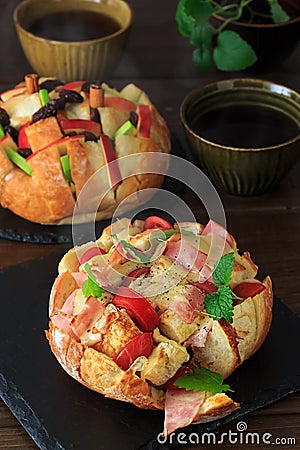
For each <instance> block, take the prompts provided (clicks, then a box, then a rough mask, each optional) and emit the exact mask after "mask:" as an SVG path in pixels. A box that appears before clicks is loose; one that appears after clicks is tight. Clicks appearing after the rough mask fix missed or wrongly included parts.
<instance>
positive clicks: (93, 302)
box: [70, 297, 105, 338]
mask: <svg viewBox="0 0 300 450" xmlns="http://www.w3.org/2000/svg"><path fill="white" fill-rule="evenodd" d="M104 309H105V306H104V305H103V304H102V303H101V302H100V301H99V300H97V299H96V298H94V297H89V298H88V299H87V300H86V302H85V305H84V307H83V309H82V311H81V312H80V313H79V314H77V316H75V317H73V319H72V320H71V323H70V325H71V328H72V330H73V332H74V333H75V334H76V336H78V337H79V338H81V337H82V336H83V335H84V334H85V332H86V331H87V330H89V329H90V328H92V327H93V325H94V324H95V322H97V320H98V319H99V318H100V317H101V316H102V314H103V312H104Z"/></svg>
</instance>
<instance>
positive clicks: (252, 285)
mask: <svg viewBox="0 0 300 450" xmlns="http://www.w3.org/2000/svg"><path fill="white" fill-rule="evenodd" d="M265 288H266V287H265V286H264V285H263V284H262V283H261V282H260V281H243V282H242V283H240V284H238V285H237V286H236V287H235V288H234V289H233V292H234V293H235V295H237V296H238V297H241V298H243V299H246V298H248V297H254V296H255V295H257V294H259V293H260V292H262V291H263V290H264V289H265Z"/></svg>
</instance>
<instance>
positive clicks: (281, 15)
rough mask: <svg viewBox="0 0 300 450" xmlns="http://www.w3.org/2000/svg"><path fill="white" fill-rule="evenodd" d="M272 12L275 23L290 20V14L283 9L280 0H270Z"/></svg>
mask: <svg viewBox="0 0 300 450" xmlns="http://www.w3.org/2000/svg"><path fill="white" fill-rule="evenodd" d="M268 3H269V5H270V12H271V16H272V19H273V22H274V23H282V22H288V21H289V20H290V16H289V15H288V14H287V13H286V12H285V11H284V10H283V9H282V7H281V5H280V4H279V3H278V0H268Z"/></svg>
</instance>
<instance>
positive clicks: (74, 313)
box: [46, 216, 273, 434]
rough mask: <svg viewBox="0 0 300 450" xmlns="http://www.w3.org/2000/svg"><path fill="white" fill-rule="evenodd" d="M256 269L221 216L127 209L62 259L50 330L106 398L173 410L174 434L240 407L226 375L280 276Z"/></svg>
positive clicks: (266, 314)
mask: <svg viewBox="0 0 300 450" xmlns="http://www.w3.org/2000/svg"><path fill="white" fill-rule="evenodd" d="M212 242H213V246H214V250H216V249H217V250H218V251H217V253H218V252H219V253H218V255H219V256H218V259H216V253H215V252H212V245H211V243H212ZM149 249H151V252H152V253H151V254H152V256H153V257H152V259H151V258H150V257H149V251H150V250H149ZM148 257H149V259H147V258H148ZM256 274H257V266H256V265H255V264H254V263H253V261H252V260H251V258H250V255H249V253H244V254H243V255H240V254H239V253H238V250H237V246H236V242H235V240H234V238H233V237H232V236H231V235H230V234H229V233H228V232H227V231H226V230H225V229H224V228H223V227H221V226H220V225H218V224H216V223H215V222H213V221H210V222H209V223H208V224H207V225H206V227H204V226H202V225H201V224H198V223H188V222H186V223H177V224H174V225H173V226H172V225H171V224H169V223H168V222H166V221H164V220H163V219H161V218H157V217H154V216H151V217H148V218H147V220H146V221H145V222H144V221H140V220H136V221H134V222H133V223H132V224H131V222H130V220H129V219H122V220H120V221H117V222H115V223H114V224H112V225H111V226H109V227H107V228H105V229H104V231H103V233H102V236H101V237H100V238H99V239H98V240H97V242H89V243H87V244H85V245H83V246H81V247H75V248H73V249H72V250H70V251H69V252H68V253H67V254H66V255H65V256H64V257H63V259H62V260H61V262H60V264H59V275H58V277H57V278H56V280H55V283H54V285H53V288H52V292H51V296H50V304H49V314H50V325H49V331H47V332H46V335H47V338H48V340H49V343H50V346H51V349H52V351H53V353H54V355H55V356H56V358H57V359H58V361H59V363H60V364H61V365H62V367H63V368H64V369H65V370H66V372H67V373H68V374H69V375H71V376H72V377H73V378H75V379H76V380H78V381H79V382H80V383H82V384H83V385H85V386H87V387H88V388H90V389H93V390H95V391H97V392H99V393H101V394H103V395H105V396H106V397H110V398H113V399H118V400H122V401H126V402H130V403H133V404H134V405H136V406H138V407H139V408H145V409H164V410H165V426H164V433H165V434H169V433H171V432H173V431H174V430H176V429H178V428H181V427H184V426H187V425H189V424H191V423H201V422H209V421H213V420H215V419H219V418H221V417H224V416H226V415H228V414H229V413H231V412H232V411H234V410H236V409H237V408H238V407H239V405H238V404H237V403H235V402H234V401H233V400H232V399H231V398H229V397H228V396H227V395H226V394H225V393H224V392H223V391H226V390H229V386H228V385H222V382H223V379H224V378H226V377H228V376H229V375H230V374H231V373H232V372H233V371H234V369H236V368H237V367H238V366H239V365H240V364H241V363H242V362H243V361H244V360H245V359H247V358H249V357H250V356H251V355H252V354H253V353H254V352H256V350H257V349H258V348H259V347H260V346H261V344H262V342H263V341H264V339H265V337H266V335H267V333H268V330H269V327H270V324H271V320H272V303H273V294H272V284H271V280H270V278H269V277H267V278H265V279H264V281H263V282H260V281H258V280H256V279H255V276H256ZM225 291H226V292H227V294H226V295H225V298H224V292H225ZM228 292H229V297H228ZM216 380H217V385H216Z"/></svg>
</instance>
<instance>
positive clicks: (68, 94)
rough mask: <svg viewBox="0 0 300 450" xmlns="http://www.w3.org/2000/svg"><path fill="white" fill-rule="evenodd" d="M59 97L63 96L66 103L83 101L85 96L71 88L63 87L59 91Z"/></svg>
mask: <svg viewBox="0 0 300 450" xmlns="http://www.w3.org/2000/svg"><path fill="white" fill-rule="evenodd" d="M59 97H60V98H63V99H64V101H65V102H66V103H82V102H83V97H82V95H80V94H78V92H76V91H71V90H70V89H62V90H61V91H60V92H59Z"/></svg>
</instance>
